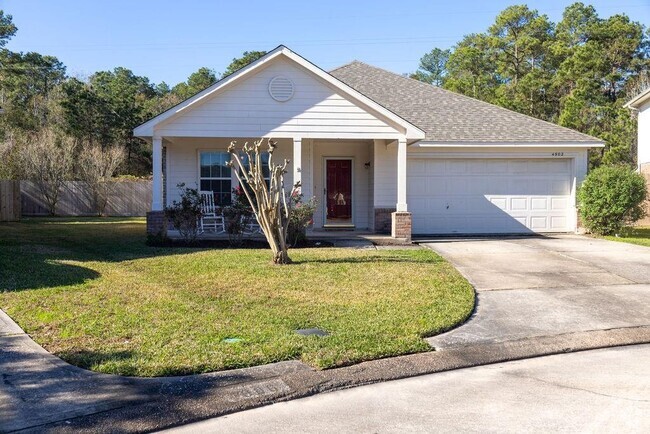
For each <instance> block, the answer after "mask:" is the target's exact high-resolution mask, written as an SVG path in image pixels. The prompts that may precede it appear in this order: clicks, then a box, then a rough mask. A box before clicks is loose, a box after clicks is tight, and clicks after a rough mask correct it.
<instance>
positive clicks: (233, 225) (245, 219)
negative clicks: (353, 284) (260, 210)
mask: <svg viewBox="0 0 650 434" xmlns="http://www.w3.org/2000/svg"><path fill="white" fill-rule="evenodd" d="M222 212H223V218H224V222H225V225H226V233H227V234H228V242H229V243H230V245H231V246H232V247H238V246H241V245H242V242H243V238H244V229H245V228H246V225H248V224H249V223H250V222H252V220H253V219H254V218H255V216H253V210H252V208H251V206H250V204H249V203H248V200H247V199H246V195H245V193H244V190H243V189H242V187H241V186H238V187H237V188H233V189H232V204H231V205H229V206H225V207H224V208H223V210H222Z"/></svg>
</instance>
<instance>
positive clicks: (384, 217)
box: [375, 208, 395, 234]
mask: <svg viewBox="0 0 650 434" xmlns="http://www.w3.org/2000/svg"><path fill="white" fill-rule="evenodd" d="M394 212H395V208H375V233H377V234H390V231H391V225H392V221H393V220H392V217H391V214H392V213H394Z"/></svg>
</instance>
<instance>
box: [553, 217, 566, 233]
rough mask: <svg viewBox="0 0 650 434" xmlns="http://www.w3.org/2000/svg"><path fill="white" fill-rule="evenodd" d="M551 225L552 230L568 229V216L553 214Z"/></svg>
mask: <svg viewBox="0 0 650 434" xmlns="http://www.w3.org/2000/svg"><path fill="white" fill-rule="evenodd" d="M550 218H551V225H550V227H549V229H550V230H552V231H553V230H558V231H563V230H566V229H565V228H566V227H567V224H568V222H567V217H566V216H551V217H550Z"/></svg>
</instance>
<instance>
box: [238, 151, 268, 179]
mask: <svg viewBox="0 0 650 434" xmlns="http://www.w3.org/2000/svg"><path fill="white" fill-rule="evenodd" d="M260 154H261V155H260V157H261V158H262V176H263V177H264V180H265V181H266V185H267V186H268V185H269V182H270V180H271V171H270V170H269V153H268V152H266V151H264V152H260ZM241 162H242V164H243V165H244V168H245V169H246V170H248V168H249V166H248V155H246V154H245V153H242V155H241Z"/></svg>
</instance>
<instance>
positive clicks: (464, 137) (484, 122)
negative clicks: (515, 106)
mask: <svg viewBox="0 0 650 434" xmlns="http://www.w3.org/2000/svg"><path fill="white" fill-rule="evenodd" d="M330 74H331V75H333V76H334V77H336V78H337V79H339V80H341V81H342V82H343V83H345V84H347V85H348V86H350V87H352V88H354V89H356V90H357V91H359V92H361V93H362V94H364V95H365V96H367V97H368V98H370V99H372V100H374V101H375V102H377V103H378V104H381V105H382V106H384V107H386V108H387V109H389V110H390V111H392V112H394V113H395V114H397V115H398V116H400V117H402V118H404V119H405V120H407V121H408V122H410V123H412V124H413V125H415V126H417V127H419V128H420V129H422V130H424V131H425V133H426V138H425V140H427V141H435V142H445V143H447V142H518V143H521V142H536V143H539V142H546V143H548V142H581V143H585V142H588V143H602V141H601V140H600V139H597V138H595V137H591V136H588V135H586V134H582V133H579V132H577V131H574V130H571V129H569V128H564V127H561V126H559V125H555V124H552V123H550V122H545V121H542V120H539V119H535V118H533V117H530V116H526V115H523V114H521V113H517V112H514V111H511V110H508V109H505V108H502V107H498V106H495V105H493V104H489V103H486V102H483V101H479V100H477V99H474V98H470V97H468V96H465V95H461V94H458V93H455V92H450V91H448V90H444V89H441V88H439V87H435V86H432V85H430V84H426V83H423V82H420V81H417V80H413V79H410V78H406V77H402V76H400V75H398V74H395V73H392V72H389V71H386V70H384V69H381V68H377V67H374V66H370V65H367V64H365V63H363V62H359V61H354V62H352V63H349V64H347V65H344V66H341V67H339V68H337V69H334V70H332V71H330Z"/></svg>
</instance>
